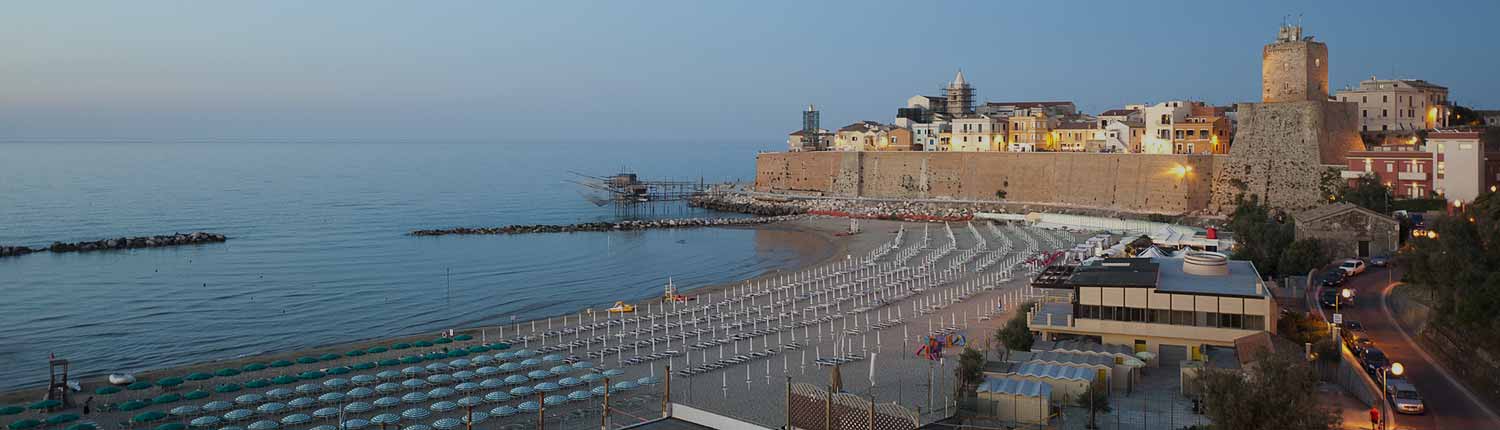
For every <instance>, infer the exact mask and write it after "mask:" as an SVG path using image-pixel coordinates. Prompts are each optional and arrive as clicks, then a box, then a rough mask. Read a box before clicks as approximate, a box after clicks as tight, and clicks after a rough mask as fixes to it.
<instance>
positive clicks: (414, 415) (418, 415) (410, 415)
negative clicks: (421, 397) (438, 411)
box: [401, 408, 432, 420]
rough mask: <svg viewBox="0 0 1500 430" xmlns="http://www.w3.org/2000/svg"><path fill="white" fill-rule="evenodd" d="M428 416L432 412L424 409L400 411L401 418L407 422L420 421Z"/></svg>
mask: <svg viewBox="0 0 1500 430" xmlns="http://www.w3.org/2000/svg"><path fill="white" fill-rule="evenodd" d="M430 416H432V412H429V411H427V409H426V408H411V409H407V410H404V411H401V418H404V419H408V420H420V419H423V418H427V417H430Z"/></svg>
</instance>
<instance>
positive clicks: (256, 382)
mask: <svg viewBox="0 0 1500 430" xmlns="http://www.w3.org/2000/svg"><path fill="white" fill-rule="evenodd" d="M269 386H271V380H270V379H266V378H260V379H252V380H250V382H246V383H245V388H266V387H269Z"/></svg>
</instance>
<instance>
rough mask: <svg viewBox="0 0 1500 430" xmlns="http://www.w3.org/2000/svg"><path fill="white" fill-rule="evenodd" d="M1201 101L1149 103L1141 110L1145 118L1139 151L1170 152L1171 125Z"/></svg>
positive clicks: (1191, 110)
mask: <svg viewBox="0 0 1500 430" xmlns="http://www.w3.org/2000/svg"><path fill="white" fill-rule="evenodd" d="M1195 105H1196V106H1202V105H1203V103H1202V102H1194V101H1186V100H1172V101H1165V102H1161V103H1157V104H1155V105H1151V106H1149V107H1147V108H1145V109H1144V110H1143V116H1144V117H1145V120H1146V135H1145V136H1144V137H1142V138H1141V152H1143V153H1146V154H1171V153H1172V126H1173V125H1174V124H1177V123H1179V122H1182V121H1183V120H1184V119H1186V118H1187V117H1188V115H1189V114H1192V113H1193V106H1195Z"/></svg>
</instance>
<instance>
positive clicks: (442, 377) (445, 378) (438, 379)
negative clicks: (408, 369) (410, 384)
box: [427, 373, 453, 385]
mask: <svg viewBox="0 0 1500 430" xmlns="http://www.w3.org/2000/svg"><path fill="white" fill-rule="evenodd" d="M427 382H431V383H433V384H438V385H441V384H447V383H450V382H453V376H450V375H448V374H447V373H439V374H436V375H432V376H428V377H427Z"/></svg>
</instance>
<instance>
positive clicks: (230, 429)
mask: <svg viewBox="0 0 1500 430" xmlns="http://www.w3.org/2000/svg"><path fill="white" fill-rule="evenodd" d="M219 430H245V428H244V427H240V426H224V427H219Z"/></svg>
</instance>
